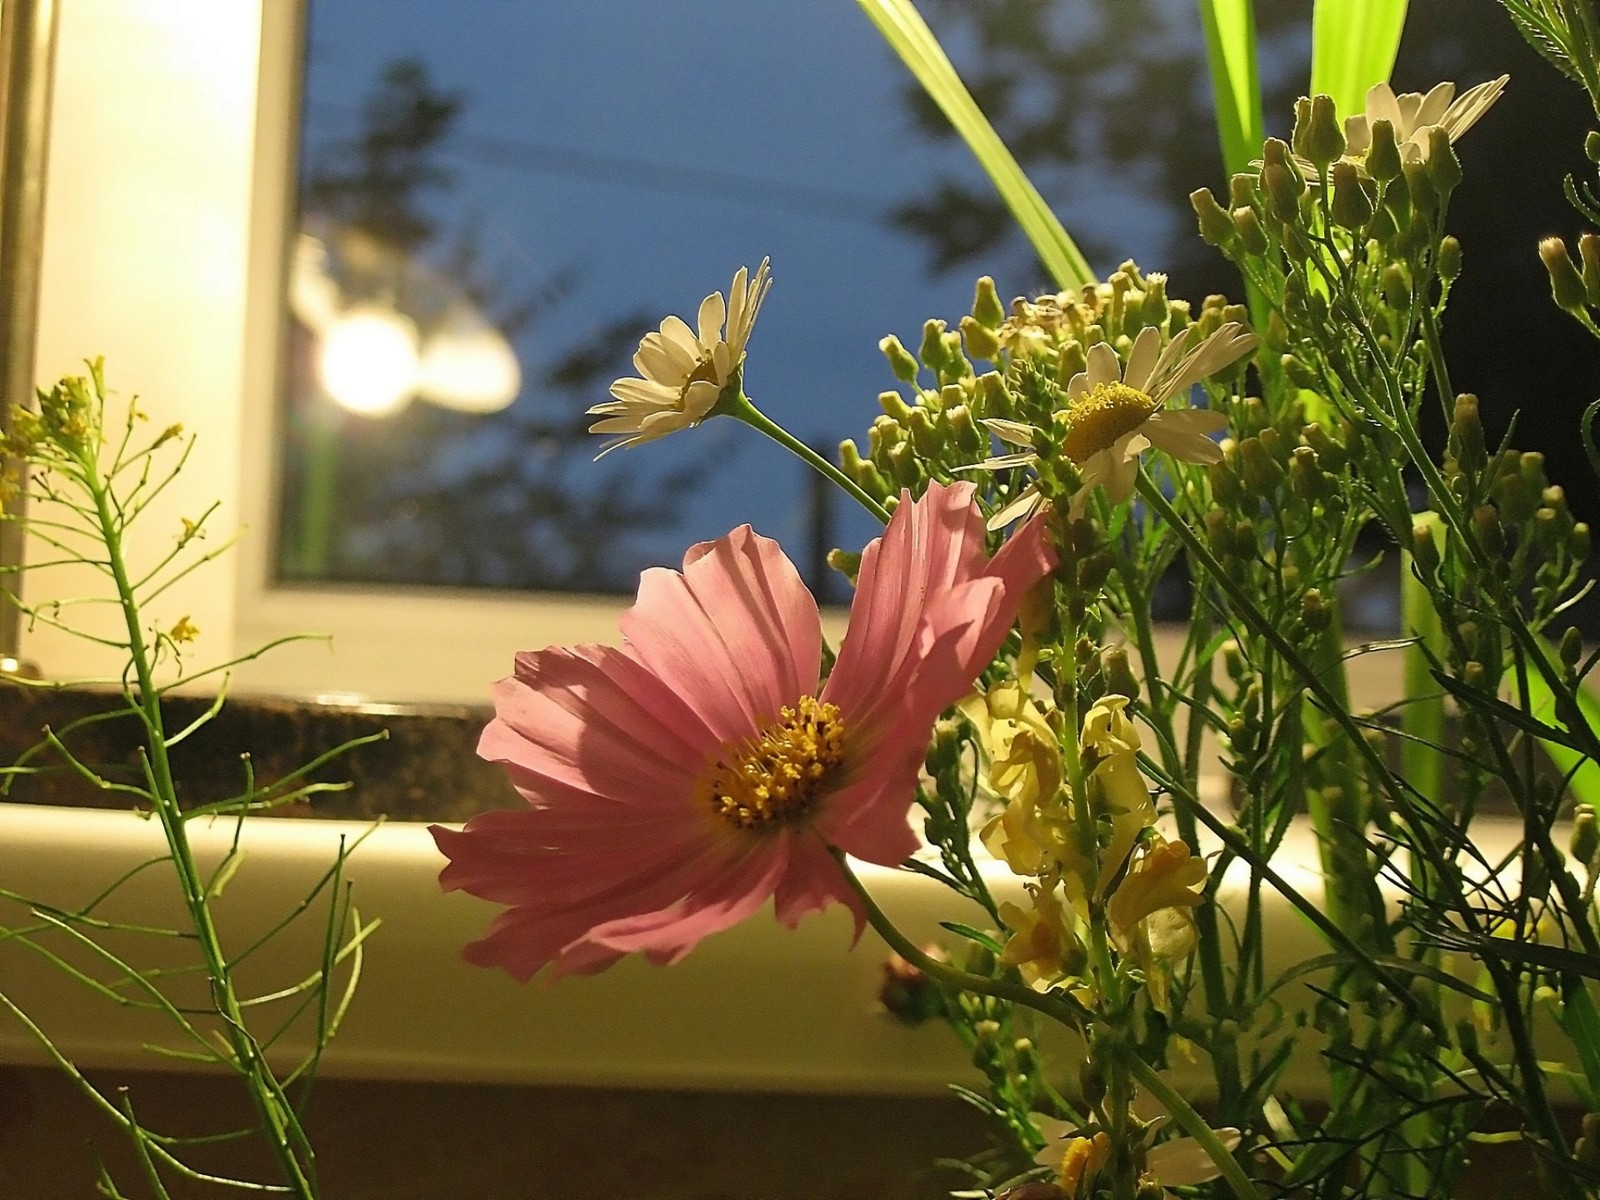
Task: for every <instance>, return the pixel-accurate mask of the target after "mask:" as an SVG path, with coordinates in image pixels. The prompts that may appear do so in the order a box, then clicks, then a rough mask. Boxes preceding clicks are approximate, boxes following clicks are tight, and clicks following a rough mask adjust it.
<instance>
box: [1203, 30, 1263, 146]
mask: <svg viewBox="0 0 1600 1200" xmlns="http://www.w3.org/2000/svg"><path fill="white" fill-rule="evenodd" d="M1199 5H1200V20H1201V23H1202V24H1203V25H1204V26H1205V31H1206V61H1207V62H1208V63H1209V64H1210V67H1211V94H1212V97H1213V99H1214V101H1215V103H1216V110H1217V136H1218V137H1219V138H1220V139H1221V141H1222V162H1223V165H1224V166H1225V167H1227V170H1228V174H1229V175H1234V174H1237V173H1238V172H1240V171H1243V170H1245V169H1246V168H1248V167H1249V165H1250V160H1251V159H1253V158H1259V157H1260V155H1261V143H1262V141H1263V140H1264V138H1265V136H1266V135H1265V133H1264V132H1263V123H1262V119H1261V84H1260V79H1259V77H1258V74H1257V69H1256V17H1255V10H1254V8H1253V7H1252V3H1251V0H1199Z"/></svg>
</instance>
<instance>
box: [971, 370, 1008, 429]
mask: <svg viewBox="0 0 1600 1200" xmlns="http://www.w3.org/2000/svg"><path fill="white" fill-rule="evenodd" d="M968 403H970V404H971V405H972V410H973V413H974V414H975V415H976V416H978V417H980V418H981V417H1008V416H1010V415H1011V413H1012V411H1013V405H1012V402H1011V393H1010V391H1008V390H1007V388H1006V381H1005V378H1004V377H1003V376H1002V375H1001V374H1000V373H999V372H998V371H985V372H984V373H983V374H982V375H979V376H978V378H977V379H976V380H975V381H974V386H973V391H972V396H971V397H970V399H969V401H968Z"/></svg>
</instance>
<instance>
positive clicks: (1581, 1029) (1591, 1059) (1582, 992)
mask: <svg viewBox="0 0 1600 1200" xmlns="http://www.w3.org/2000/svg"><path fill="white" fill-rule="evenodd" d="M1561 1000H1562V1004H1561V1028H1562V1029H1563V1030H1565V1031H1566V1034H1567V1036H1568V1037H1569V1038H1571V1039H1572V1045H1573V1048H1574V1049H1576V1050H1577V1052H1578V1061H1579V1062H1581V1063H1582V1064H1583V1074H1584V1077H1585V1078H1586V1079H1587V1080H1588V1082H1589V1090H1590V1091H1591V1092H1600V1012H1596V1011H1595V1007H1594V1001H1593V1000H1592V999H1590V997H1589V989H1588V987H1587V986H1585V984H1584V982H1583V980H1582V979H1581V978H1579V977H1578V976H1575V975H1564V976H1562V979H1561Z"/></svg>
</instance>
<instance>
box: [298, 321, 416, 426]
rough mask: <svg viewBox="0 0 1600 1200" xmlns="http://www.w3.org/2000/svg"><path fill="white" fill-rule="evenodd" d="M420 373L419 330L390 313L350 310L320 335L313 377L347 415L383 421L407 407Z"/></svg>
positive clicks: (409, 322)
mask: <svg viewBox="0 0 1600 1200" xmlns="http://www.w3.org/2000/svg"><path fill="white" fill-rule="evenodd" d="M420 368H421V363H420V357H419V351H418V345H417V327H416V325H415V324H413V323H412V322H411V321H410V320H409V319H408V318H406V317H403V316H401V315H400V314H399V313H397V312H395V311H394V310H393V309H392V308H381V307H358V308H352V309H349V310H348V311H346V312H345V313H344V314H342V315H341V316H340V317H339V318H338V319H337V320H336V321H334V322H333V324H332V325H330V326H328V328H326V329H325V330H323V333H322V346H321V348H320V350H319V351H318V354H317V375H318V377H319V379H320V380H321V382H322V387H323V390H324V391H326V392H327V393H328V395H329V396H331V397H332V398H333V400H334V402H335V403H337V404H338V405H339V406H340V407H341V408H344V409H347V410H348V411H350V412H353V413H359V414H360V415H362V416H364V417H381V416H387V415H388V414H389V413H392V412H397V411H398V410H400V409H401V408H403V407H405V404H406V402H407V401H408V400H410V399H411V396H412V394H413V393H414V392H415V390H416V387H417V379H418V375H419V372H420Z"/></svg>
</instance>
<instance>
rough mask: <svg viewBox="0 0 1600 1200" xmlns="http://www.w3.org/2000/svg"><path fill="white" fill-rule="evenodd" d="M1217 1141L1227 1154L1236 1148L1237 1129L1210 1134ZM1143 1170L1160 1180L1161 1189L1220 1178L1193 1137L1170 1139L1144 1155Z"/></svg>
mask: <svg viewBox="0 0 1600 1200" xmlns="http://www.w3.org/2000/svg"><path fill="white" fill-rule="evenodd" d="M1214 1132H1215V1133H1216V1135H1217V1140H1218V1141H1219V1142H1221V1143H1222V1146H1223V1148H1224V1149H1225V1150H1227V1151H1228V1152H1229V1153H1230V1154H1231V1153H1232V1152H1233V1151H1234V1150H1235V1149H1237V1148H1238V1145H1239V1131H1238V1130H1237V1129H1231V1128H1229V1129H1218V1130H1215V1131H1214ZM1144 1161H1145V1169H1146V1170H1148V1171H1149V1172H1150V1174H1152V1175H1154V1176H1155V1177H1156V1179H1157V1180H1159V1181H1160V1183H1161V1185H1162V1186H1163V1187H1187V1186H1191V1185H1194V1184H1199V1183H1209V1182H1210V1181H1211V1180H1213V1179H1220V1178H1221V1177H1222V1171H1221V1170H1220V1169H1219V1168H1218V1167H1217V1164H1216V1163H1215V1162H1214V1161H1213V1160H1212V1158H1211V1156H1210V1155H1209V1154H1207V1153H1206V1152H1205V1149H1204V1148H1203V1147H1202V1146H1201V1145H1200V1143H1199V1142H1197V1141H1195V1140H1194V1139H1193V1138H1188V1137H1181V1138H1173V1139H1172V1140H1171V1141H1170V1142H1162V1143H1161V1145H1159V1146H1157V1147H1155V1148H1154V1149H1153V1150H1151V1151H1150V1152H1149V1153H1148V1154H1147V1155H1145V1160H1144Z"/></svg>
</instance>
